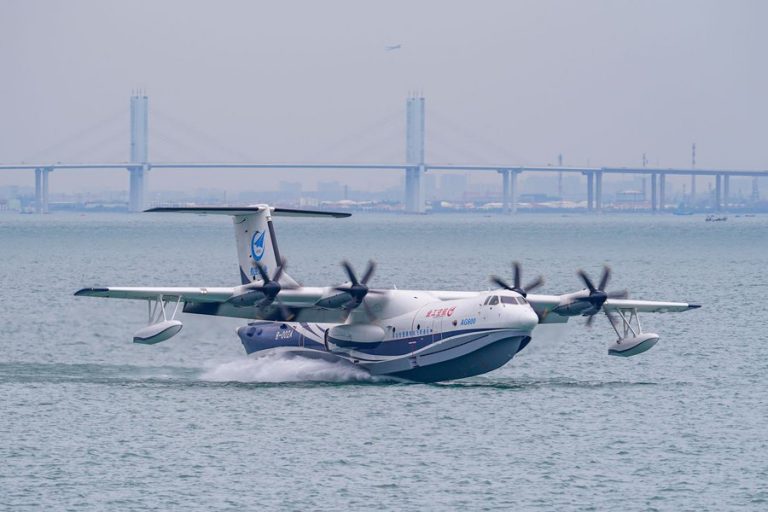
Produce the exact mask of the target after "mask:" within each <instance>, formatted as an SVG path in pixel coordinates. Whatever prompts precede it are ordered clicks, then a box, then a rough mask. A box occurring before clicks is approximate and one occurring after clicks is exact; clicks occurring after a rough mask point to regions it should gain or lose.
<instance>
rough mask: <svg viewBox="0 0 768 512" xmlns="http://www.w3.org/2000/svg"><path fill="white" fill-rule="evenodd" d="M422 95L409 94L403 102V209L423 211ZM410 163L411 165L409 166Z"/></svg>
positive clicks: (415, 211) (413, 211) (412, 211)
mask: <svg viewBox="0 0 768 512" xmlns="http://www.w3.org/2000/svg"><path fill="white" fill-rule="evenodd" d="M424 104H425V101H424V97H422V96H420V97H415V96H411V97H410V98H408V99H407V100H406V102H405V161H406V162H407V163H408V164H409V167H408V168H407V169H406V170H405V211H406V212H408V213H424V211H425V210H426V205H425V197H424V186H423V183H422V179H421V178H422V175H423V174H424V172H426V165H425V164H424ZM411 164H412V166H411Z"/></svg>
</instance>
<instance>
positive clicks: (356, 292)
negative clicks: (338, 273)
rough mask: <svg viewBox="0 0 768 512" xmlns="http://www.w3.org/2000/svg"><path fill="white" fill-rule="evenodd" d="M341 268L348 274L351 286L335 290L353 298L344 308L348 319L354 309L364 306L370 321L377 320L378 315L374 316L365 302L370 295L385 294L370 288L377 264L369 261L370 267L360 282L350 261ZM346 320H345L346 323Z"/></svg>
mask: <svg viewBox="0 0 768 512" xmlns="http://www.w3.org/2000/svg"><path fill="white" fill-rule="evenodd" d="M341 266H342V268H343V269H344V271H345V272H346V274H347V277H348V278H349V282H350V285H349V286H345V285H342V286H336V287H335V288H334V289H335V290H337V291H340V292H344V293H347V294H349V295H350V296H351V297H352V298H351V299H350V301H349V302H347V303H346V304H344V305H343V306H342V309H344V310H346V311H347V315H346V318H349V315H350V314H352V311H353V310H354V309H356V308H358V307H359V306H360V305H362V306H363V308H364V309H365V312H366V314H367V315H368V317H369V319H370V320H371V321H374V320H376V315H374V313H373V310H372V309H371V307H370V305H369V304H368V303H367V302H365V297H366V296H367V295H368V294H369V293H370V294H381V293H384V292H382V291H379V290H372V289H370V288H368V281H370V279H371V277H373V273H374V271H375V270H376V263H375V262H374V261H373V260H369V261H368V267H367V268H366V269H365V273H364V274H363V278H362V279H360V280H358V279H357V275H356V274H355V270H354V269H353V268H352V265H351V264H350V263H349V262H348V261H346V260H345V261H342V262H341ZM346 318H345V321H346Z"/></svg>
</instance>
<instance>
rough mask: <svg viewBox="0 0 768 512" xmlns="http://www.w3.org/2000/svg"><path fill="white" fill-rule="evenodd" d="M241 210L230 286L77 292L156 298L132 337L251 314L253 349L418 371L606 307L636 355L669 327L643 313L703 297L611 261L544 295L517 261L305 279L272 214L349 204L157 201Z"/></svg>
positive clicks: (158, 336)
mask: <svg viewBox="0 0 768 512" xmlns="http://www.w3.org/2000/svg"><path fill="white" fill-rule="evenodd" d="M147 211H148V212H183V213H196V214H209V215H228V216H231V217H232V219H233V222H234V228H235V241H236V247H237V255H238V262H239V267H240V280H241V284H240V285H238V286H232V287H183V288H179V287H167V288H166V287H106V288H83V289H81V290H79V291H77V292H76V293H75V295H78V296H92V297H108V298H121V299H140V300H145V301H147V305H148V325H147V326H145V327H143V328H141V329H139V330H138V331H137V332H136V333H135V334H134V337H133V341H134V342H136V343H143V344H154V343H159V342H161V341H165V340H167V339H169V338H171V337H173V336H175V335H176V334H177V333H178V332H179V331H180V330H181V328H182V323H181V321H179V320H177V319H176V316H177V314H178V313H179V309H180V307H181V311H183V312H184V313H193V314H199V315H212V316H226V317H236V318H242V319H246V320H248V323H247V325H244V326H242V327H240V328H239V329H238V330H237V334H238V336H239V338H240V340H241V342H242V344H243V347H244V348H245V352H246V353H247V354H249V355H250V354H254V355H259V354H266V353H274V352H285V353H286V354H288V355H290V356H291V357H293V356H297V357H308V358H319V359H324V360H328V361H333V362H337V363H339V364H342V365H352V366H355V367H358V368H362V369H365V370H366V371H368V372H370V373H371V374H372V375H383V376H389V377H394V378H399V379H404V380H408V381H416V382H438V381H445V380H454V379H461V378H465V377H470V376H473V375H479V374H482V373H486V372H489V371H491V370H494V369H496V368H499V367H501V366H503V365H504V364H506V363H507V362H509V361H510V360H511V359H512V358H513V357H514V356H515V354H517V353H518V352H519V351H520V350H522V349H523V348H525V346H526V345H528V344H529V343H530V342H531V339H532V338H535V337H536V330H537V329H541V328H542V327H543V325H545V324H555V323H565V322H567V321H568V319H569V318H571V317H576V316H585V317H587V322H588V323H591V322H592V320H593V319H594V318H595V316H597V315H605V316H606V317H607V319H608V322H609V324H610V325H611V326H612V328H613V330H614V331H615V333H616V336H617V338H616V340H614V341H611V342H610V344H609V347H608V353H609V354H610V355H615V356H623V357H628V356H634V355H637V354H640V353H642V352H645V351H646V350H648V349H650V348H651V347H653V346H654V345H655V344H656V343H657V342H658V340H659V336H658V335H657V334H654V333H650V332H643V330H642V327H641V324H640V319H639V317H638V314H639V313H663V312H681V311H687V310H689V309H694V308H698V307H699V306H698V305H696V304H688V303H683V302H661V301H645V300H630V299H628V298H627V293H626V292H624V291H619V292H607V291H606V285H607V284H608V280H609V278H610V269H609V268H608V267H605V268H604V271H603V274H602V276H601V278H600V281H599V282H598V284H597V285H595V284H594V282H593V281H592V279H590V277H589V276H588V275H587V274H586V273H584V272H582V271H579V272H578V275H579V277H580V278H581V280H582V281H583V283H584V285H585V286H586V288H584V289H582V290H580V291H576V292H572V293H566V294H563V295H536V294H532V293H530V292H532V291H533V290H534V289H536V288H538V287H539V286H541V284H542V283H543V280H542V279H541V278H537V279H535V280H534V281H532V282H531V283H529V284H528V285H526V286H524V285H522V281H521V268H520V265H519V264H517V263H513V269H514V271H513V281H512V283H508V282H507V281H505V280H504V279H502V278H500V277H496V276H492V277H491V280H492V282H493V283H494V284H495V285H496V286H498V288H497V289H494V290H490V291H443V290H398V289H380V288H372V287H371V286H369V283H370V282H371V278H372V277H373V274H374V270H375V265H374V263H373V262H369V264H368V267H367V268H366V269H365V271H364V273H363V274H362V277H358V274H357V273H356V272H355V271H354V269H353V268H352V266H351V265H350V264H349V263H347V262H343V263H342V267H343V269H344V271H345V273H346V276H347V281H346V282H344V283H341V284H338V285H334V286H326V287H309V286H301V285H300V284H299V283H297V282H296V281H295V280H294V279H292V278H291V277H290V276H289V275H288V273H287V272H286V265H285V260H284V259H283V258H282V256H281V254H280V250H279V247H278V244H277V237H276V236H275V228H274V225H273V221H272V218H273V217H277V216H314V217H331V218H341V217H348V216H349V215H350V214H348V213H334V212H325V211H307V210H296V209H289V208H277V207H271V206H269V205H266V204H263V205H255V206H248V207H180V208H152V209H150V210H147Z"/></svg>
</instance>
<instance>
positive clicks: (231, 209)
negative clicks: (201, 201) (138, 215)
mask: <svg viewBox="0 0 768 512" xmlns="http://www.w3.org/2000/svg"><path fill="white" fill-rule="evenodd" d="M267 208H269V209H270V210H271V211H272V215H279V216H281V217H334V218H337V219H340V218H344V217H349V216H351V215H352V214H351V213H345V212H328V211H322V210H298V209H295V208H276V207H272V206H264V205H261V206H180V207H175V206H170V207H166V206H163V207H158V208H150V209H149V210H144V212H145V213H169V212H173V213H197V214H200V215H252V214H254V213H258V212H261V211H264V210H266V209H267Z"/></svg>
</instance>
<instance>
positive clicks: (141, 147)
mask: <svg viewBox="0 0 768 512" xmlns="http://www.w3.org/2000/svg"><path fill="white" fill-rule="evenodd" d="M148 107H149V98H148V97H147V95H146V94H138V93H137V94H134V95H133V96H131V159H130V162H131V163H135V164H137V165H135V166H131V167H129V168H128V172H129V173H130V188H129V192H128V196H129V200H128V210H129V211H131V212H140V211H142V210H144V192H145V191H146V188H147V184H146V178H147V176H146V175H147V172H148V171H149V164H148V163H147V162H148V161H149V108H148Z"/></svg>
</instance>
